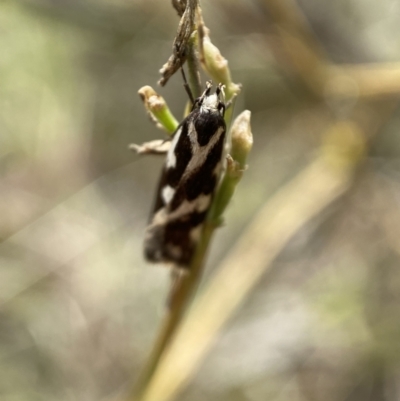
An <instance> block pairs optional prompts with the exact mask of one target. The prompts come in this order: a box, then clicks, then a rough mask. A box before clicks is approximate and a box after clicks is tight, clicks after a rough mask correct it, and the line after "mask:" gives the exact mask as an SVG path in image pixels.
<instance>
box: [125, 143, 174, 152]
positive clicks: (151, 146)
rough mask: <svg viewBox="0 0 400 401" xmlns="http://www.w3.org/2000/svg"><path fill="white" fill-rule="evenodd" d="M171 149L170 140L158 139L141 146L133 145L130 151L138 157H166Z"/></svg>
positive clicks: (130, 146)
mask: <svg viewBox="0 0 400 401" xmlns="http://www.w3.org/2000/svg"><path fill="white" fill-rule="evenodd" d="M170 147H171V140H170V139H156V140H154V141H150V142H144V143H142V144H141V145H137V144H135V143H132V144H130V145H129V149H130V150H132V151H134V152H136V153H137V154H138V155H165V154H166V153H167V152H168V150H169V148H170Z"/></svg>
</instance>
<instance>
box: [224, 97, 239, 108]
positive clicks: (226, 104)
mask: <svg viewBox="0 0 400 401" xmlns="http://www.w3.org/2000/svg"><path fill="white" fill-rule="evenodd" d="M236 98H237V93H235V94H234V95H233V96H232V98H231V99H229V100H228V101H227V102H226V103H225V110H226V109H229V107H232V105H233V103H235V100H236Z"/></svg>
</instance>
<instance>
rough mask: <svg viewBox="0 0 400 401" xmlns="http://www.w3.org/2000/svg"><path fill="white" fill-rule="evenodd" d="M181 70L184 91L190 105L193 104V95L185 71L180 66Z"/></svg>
mask: <svg viewBox="0 0 400 401" xmlns="http://www.w3.org/2000/svg"><path fill="white" fill-rule="evenodd" d="M181 72H182V78H183V87H184V88H185V91H186V93H187V94H188V96H189V99H190V102H191V103H192V107H193V106H194V101H195V100H194V97H193V93H192V90H191V89H190V86H189V84H188V82H187V80H186V75H185V71H184V69H183V67H181Z"/></svg>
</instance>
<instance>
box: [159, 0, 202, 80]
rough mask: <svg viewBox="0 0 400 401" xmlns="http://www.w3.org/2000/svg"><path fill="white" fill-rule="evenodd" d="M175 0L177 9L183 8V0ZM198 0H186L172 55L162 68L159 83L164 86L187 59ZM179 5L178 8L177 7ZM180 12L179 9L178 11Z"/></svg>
mask: <svg viewBox="0 0 400 401" xmlns="http://www.w3.org/2000/svg"><path fill="white" fill-rule="evenodd" d="M179 3H180V4H178V2H177V1H176V0H175V1H173V5H174V7H175V8H176V9H177V10H180V9H181V6H182V2H179ZM197 4H198V0H186V8H185V11H184V13H183V15H182V17H181V20H180V22H179V26H178V31H177V33H176V36H175V39H174V44H173V47H172V55H171V56H170V58H169V59H168V61H167V62H166V64H164V65H163V66H162V68H161V70H160V73H161V75H162V77H161V79H160V80H159V81H158V83H159V84H160V85H161V86H164V85H165V84H166V83H167V82H168V80H169V79H170V78H171V76H172V75H173V74H175V72H176V71H177V70H178V69H179V68H180V67H181V66H182V65H183V64H184V62H185V61H186V57H187V53H188V46H189V40H190V36H191V34H192V32H193V31H194V26H195V24H194V19H195V15H196V8H197ZM177 7H178V8H177ZM178 13H179V11H178Z"/></svg>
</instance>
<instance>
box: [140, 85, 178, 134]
mask: <svg viewBox="0 0 400 401" xmlns="http://www.w3.org/2000/svg"><path fill="white" fill-rule="evenodd" d="M138 93H139V96H140V98H141V99H142V101H143V103H144V107H145V108H146V110H147V112H148V114H149V116H150V118H151V119H152V121H153V122H154V123H156V125H157V126H158V127H160V126H161V127H162V128H164V129H165V130H166V131H167V132H168V133H169V134H172V133H173V132H174V131H175V129H176V127H177V126H178V124H179V123H178V121H177V120H176V118H175V117H174V116H173V114H172V113H171V111H170V109H169V108H168V106H167V103H166V102H165V100H164V98H163V97H162V96H160V95H159V94H158V93H157V92H156V91H155V90H154V89H153V88H152V87H151V86H143V87H142V88H140V89H139V91H138Z"/></svg>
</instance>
